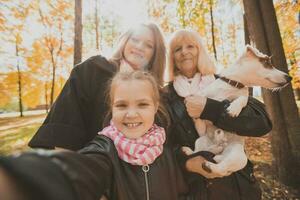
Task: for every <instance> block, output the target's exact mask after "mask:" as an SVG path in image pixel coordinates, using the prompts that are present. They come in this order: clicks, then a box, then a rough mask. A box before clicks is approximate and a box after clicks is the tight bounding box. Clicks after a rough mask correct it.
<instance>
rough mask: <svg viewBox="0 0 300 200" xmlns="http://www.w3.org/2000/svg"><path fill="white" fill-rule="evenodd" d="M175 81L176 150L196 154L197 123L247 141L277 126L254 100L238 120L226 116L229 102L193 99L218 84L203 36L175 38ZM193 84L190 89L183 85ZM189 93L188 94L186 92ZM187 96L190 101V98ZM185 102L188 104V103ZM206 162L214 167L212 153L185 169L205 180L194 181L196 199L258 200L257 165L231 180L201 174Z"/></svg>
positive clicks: (170, 97) (171, 98) (171, 89)
mask: <svg viewBox="0 0 300 200" xmlns="http://www.w3.org/2000/svg"><path fill="white" fill-rule="evenodd" d="M169 65H170V66H169V69H170V74H171V75H170V77H171V79H173V80H174V81H173V82H171V83H170V84H169V85H168V86H167V87H166V90H165V91H166V93H167V95H166V96H167V97H166V101H167V104H168V106H169V107H168V108H169V112H170V113H171V118H172V123H171V127H170V129H169V133H170V135H169V137H168V140H169V143H172V144H173V145H174V146H178V147H181V146H188V147H190V148H194V143H195V140H196V139H197V138H198V137H199V135H198V133H197V131H196V128H195V126H194V122H193V120H192V118H198V117H200V118H202V119H206V120H210V121H211V122H213V124H214V125H215V126H217V127H219V128H222V129H224V130H227V131H233V132H236V133H237V134H239V135H243V136H262V135H264V134H266V133H268V132H269V131H270V130H271V127H272V124H271V122H270V120H269V118H268V115H267V113H266V111H265V109H264V105H263V104H262V103H260V102H259V101H257V100H255V99H254V98H251V97H250V98H249V101H248V105H247V106H246V107H245V108H244V109H243V110H242V112H241V113H240V115H239V116H238V117H236V118H232V117H230V116H229V115H228V114H227V113H226V108H227V107H228V105H229V102H228V101H223V102H219V101H215V100H212V99H207V98H205V97H201V96H197V95H193V94H196V93H197V90H199V91H200V90H201V88H203V87H205V86H206V85H208V84H209V83H210V82H212V81H213V80H214V76H213V75H214V73H215V69H216V68H215V65H214V62H213V61H212V60H211V59H210V58H209V55H208V53H207V51H206V49H205V47H204V46H203V44H202V42H201V38H200V36H199V35H198V34H197V33H196V32H193V31H188V30H179V31H177V32H175V33H174V34H173V37H172V38H171V40H170V44H169ZM187 83H192V84H191V85H192V87H191V88H188V89H186V88H185V87H183V86H182V85H184V84H187ZM187 90H188V91H187ZM186 93H189V96H188V97H186V96H187V95H186ZM185 97H186V98H185ZM199 155H202V156H204V157H205V158H206V159H208V160H210V161H212V160H213V159H212V158H213V156H214V155H212V154H211V153H209V152H199V153H197V154H196V155H194V157H193V156H192V158H190V159H189V160H188V161H187V162H186V163H184V165H185V166H186V168H187V169H188V170H189V171H193V172H196V173H199V174H201V175H203V176H204V177H206V178H210V179H206V178H204V177H196V176H195V175H190V174H188V175H187V176H188V177H190V179H189V181H190V185H191V190H192V191H194V192H195V193H197V191H198V198H199V199H201V200H207V199H210V200H223V199H224V200H229V199H230V200H234V199H259V198H260V189H259V187H258V186H257V183H256V181H255V178H254V176H253V173H252V171H253V169H252V164H251V163H250V162H248V164H247V166H246V167H245V168H244V169H243V170H240V171H238V172H236V173H233V174H232V175H230V176H227V177H222V178H216V177H221V175H219V174H213V173H207V172H206V171H205V170H203V169H201V168H199V166H202V164H203V163H204V162H205V160H204V159H203V157H201V156H199Z"/></svg>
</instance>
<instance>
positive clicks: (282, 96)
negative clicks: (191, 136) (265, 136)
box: [243, 0, 300, 185]
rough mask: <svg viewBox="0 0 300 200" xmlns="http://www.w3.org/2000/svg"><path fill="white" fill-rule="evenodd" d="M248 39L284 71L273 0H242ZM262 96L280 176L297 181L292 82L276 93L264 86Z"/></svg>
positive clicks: (298, 147)
mask: <svg viewBox="0 0 300 200" xmlns="http://www.w3.org/2000/svg"><path fill="white" fill-rule="evenodd" d="M243 2H244V8H245V15H246V19H247V24H248V30H249V33H250V39H251V40H252V41H253V42H254V43H255V44H256V47H257V48H258V49H260V51H262V52H263V53H266V54H269V55H273V58H272V61H273V63H274V65H275V66H276V67H278V69H280V70H282V71H285V72H287V64H286V59H285V55H284V51H283V46H282V40H281V37H280V32H279V27H278V24H277V19H276V15H275V9H274V6H273V2H272V0H264V1H260V0H251V1H250V0H243ZM263 98H264V102H265V104H266V106H267V111H268V113H269V114H270V117H271V120H272V122H273V130H272V132H271V133H272V140H271V142H272V152H273V155H274V161H275V163H274V164H275V165H274V166H275V170H276V172H277V175H278V177H279V179H280V180H281V181H282V182H283V183H285V184H288V185H297V184H299V183H300V171H299V167H300V164H299V161H300V159H299V158H300V156H299V154H300V122H299V116H298V109H297V106H296V103H295V99H294V96H293V92H292V88H291V85H288V86H287V87H285V88H284V89H282V90H281V92H279V93H271V92H270V91H267V90H265V89H263Z"/></svg>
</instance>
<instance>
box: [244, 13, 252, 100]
mask: <svg viewBox="0 0 300 200" xmlns="http://www.w3.org/2000/svg"><path fill="white" fill-rule="evenodd" d="M243 19H244V34H245V35H244V37H245V44H246V45H247V44H250V36H249V30H248V27H247V19H246V16H245V14H244V15H243ZM248 91H249V95H250V96H253V87H249V88H248Z"/></svg>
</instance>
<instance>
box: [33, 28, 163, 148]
mask: <svg viewBox="0 0 300 200" xmlns="http://www.w3.org/2000/svg"><path fill="white" fill-rule="evenodd" d="M165 59H166V54H165V44H164V39H163V35H162V33H161V31H160V30H159V28H158V27H157V25H155V24H153V23H149V24H141V25H139V26H137V27H135V28H133V29H130V30H129V31H127V32H126V33H124V34H123V35H122V36H121V38H120V41H119V43H118V46H117V48H116V49H115V53H114V54H113V56H112V57H111V58H110V59H106V58H104V57H102V56H100V55H98V56H94V57H91V58H89V59H87V60H86V61H84V62H82V63H80V64H78V65H77V66H75V67H74V69H73V70H72V72H71V75H70V77H69V79H68V81H67V82H66V84H65V86H64V88H63V90H62V92H61V93H60V95H59V96H58V98H57V100H56V102H55V103H54V104H53V106H52V108H51V110H50V113H49V114H48V115H47V117H46V119H45V121H44V123H43V125H42V126H41V127H40V128H39V129H38V131H37V133H36V134H35V135H34V136H33V138H32V140H31V141H30V143H29V146H30V147H33V148H37V147H40V148H48V149H53V148H55V147H60V148H65V149H71V150H78V149H80V148H82V147H84V145H85V144H86V143H87V142H89V141H90V140H92V139H93V138H94V137H95V135H96V134H97V132H98V131H99V130H101V129H102V125H103V121H104V116H105V113H106V112H107V109H108V107H107V105H106V103H105V88H106V86H107V81H108V80H110V79H111V78H112V76H113V74H115V72H117V71H126V70H136V69H144V70H147V71H150V72H152V74H153V75H154V76H155V77H156V78H157V80H158V81H159V84H160V85H162V77H163V71H164V69H165Z"/></svg>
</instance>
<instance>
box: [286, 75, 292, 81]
mask: <svg viewBox="0 0 300 200" xmlns="http://www.w3.org/2000/svg"><path fill="white" fill-rule="evenodd" d="M292 79H293V78H292V77H291V76H289V75H285V80H286V81H287V82H290V81H291V80H292Z"/></svg>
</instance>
